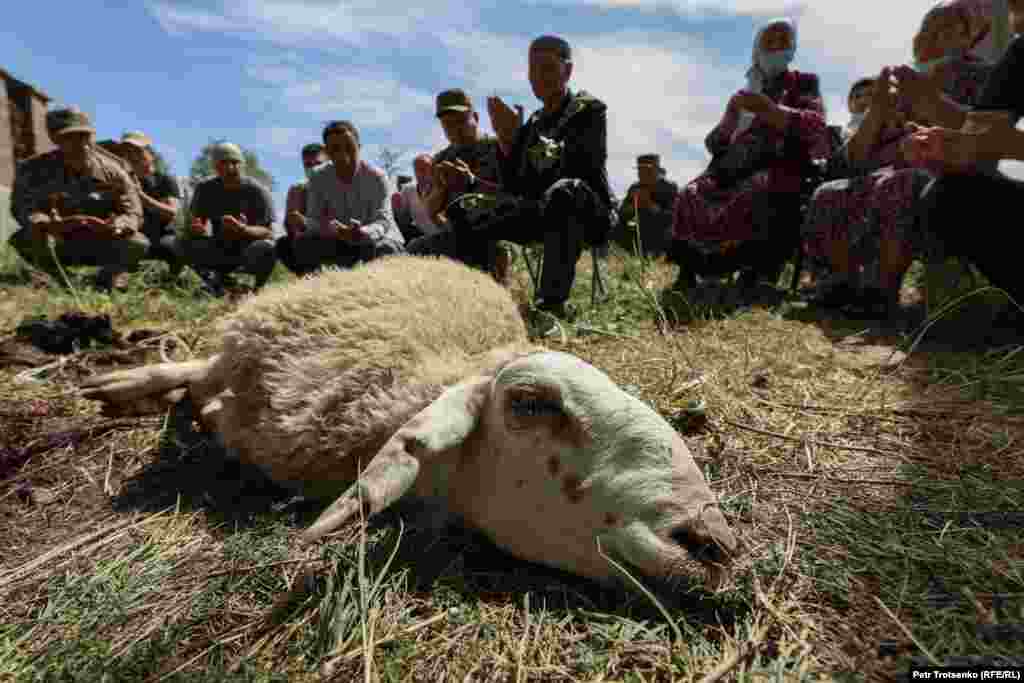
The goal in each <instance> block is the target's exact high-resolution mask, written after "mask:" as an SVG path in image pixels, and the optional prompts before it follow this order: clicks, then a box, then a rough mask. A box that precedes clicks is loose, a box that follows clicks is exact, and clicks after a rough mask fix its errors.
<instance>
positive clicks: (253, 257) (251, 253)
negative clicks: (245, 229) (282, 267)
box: [243, 240, 277, 288]
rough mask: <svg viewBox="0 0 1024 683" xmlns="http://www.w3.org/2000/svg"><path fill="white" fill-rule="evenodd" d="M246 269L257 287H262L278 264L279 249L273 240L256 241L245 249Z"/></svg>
mask: <svg viewBox="0 0 1024 683" xmlns="http://www.w3.org/2000/svg"><path fill="white" fill-rule="evenodd" d="M243 261H244V264H243V266H244V269H245V270H246V271H248V272H249V273H250V274H251V275H252V276H253V277H254V278H255V279H256V287H257V288H258V287H262V286H263V285H264V283H266V281H267V280H268V279H270V274H271V273H272V272H273V271H274V265H275V264H276V263H277V249H276V246H275V244H274V242H273V240H256V241H254V242H252V243H250V244H249V246H247V247H246V248H245V253H244V255H243Z"/></svg>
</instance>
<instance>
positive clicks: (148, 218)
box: [118, 131, 185, 279]
mask: <svg viewBox="0 0 1024 683" xmlns="http://www.w3.org/2000/svg"><path fill="white" fill-rule="evenodd" d="M118 150H119V152H120V154H121V156H123V157H124V158H125V160H127V161H128V163H129V164H130V165H131V167H132V171H133V172H134V173H135V179H136V182H137V184H138V185H137V187H138V190H139V200H140V201H141V202H142V234H143V235H145V236H146V239H147V240H149V251H147V252H146V255H145V256H144V257H143V260H156V261H163V262H165V263H166V264H167V267H168V269H169V276H170V277H171V278H172V279H173V278H176V277H177V276H178V275H179V274H180V273H181V270H182V268H183V267H184V265H185V256H184V253H183V252H182V250H181V244H180V243H179V240H178V236H177V234H176V224H175V220H174V219H175V217H176V216H177V215H178V209H179V202H180V200H181V189H180V188H179V187H178V181H177V180H175V178H174V176H171V175H167V174H166V173H160V172H159V171H157V170H156V157H155V155H154V154H153V141H152V139H150V137H149V136H148V135H146V134H145V133H141V132H139V131H132V132H128V133H125V134H124V135H122V136H121V142H120V144H119V145H118Z"/></svg>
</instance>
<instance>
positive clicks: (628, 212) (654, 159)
mask: <svg viewBox="0 0 1024 683" xmlns="http://www.w3.org/2000/svg"><path fill="white" fill-rule="evenodd" d="M636 170H637V182H635V183H633V184H632V185H630V186H629V190H628V191H627V192H626V198H625V199H623V200H622V204H621V206H620V207H619V224H618V225H617V226H616V228H615V232H614V235H613V237H612V239H613V240H614V241H615V242H616V243H617V244H618V245H619V246H621V247H622V248H623V249H625V250H626V251H629V252H631V253H641V252H642V253H643V255H644V256H650V257H655V258H656V257H658V256H661V255H662V254H664V253H665V252H666V251H667V250H668V247H669V244H670V237H671V236H670V232H671V230H672V209H673V207H674V206H675V201H676V194H678V192H679V186H678V185H676V184H675V183H673V182H672V181H671V180H668V179H666V178H665V169H663V168H662V167H661V156H660V155H658V154H641V155H640V156H638V157H637V158H636Z"/></svg>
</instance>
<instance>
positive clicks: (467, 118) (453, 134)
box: [408, 88, 510, 284]
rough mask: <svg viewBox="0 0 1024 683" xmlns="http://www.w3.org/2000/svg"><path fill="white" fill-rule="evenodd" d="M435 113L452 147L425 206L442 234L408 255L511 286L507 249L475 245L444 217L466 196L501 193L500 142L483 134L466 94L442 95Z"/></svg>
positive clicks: (439, 160)
mask: <svg viewBox="0 0 1024 683" xmlns="http://www.w3.org/2000/svg"><path fill="white" fill-rule="evenodd" d="M436 114H437V118H438V121H440V123H441V128H442V129H443V130H444V136H445V137H446V138H447V139H448V142H449V145H448V146H447V147H445V148H444V149H442V150H441V151H440V152H438V153H437V154H436V155H434V158H433V163H432V167H433V182H432V183H431V191H430V192H429V193H428V194H427V195H426V197H425V199H424V203H425V204H426V208H427V211H428V212H429V213H430V215H431V217H432V218H433V220H434V221H435V222H436V223H438V225H439V228H440V229H437V230H434V231H432V232H429V233H427V234H424V236H423V237H419V238H417V239H415V240H413V241H412V242H410V243H409V246H408V251H409V253H410V254H420V255H439V256H448V257H449V258H454V259H459V260H462V261H464V262H465V263H467V264H468V265H471V266H474V267H477V268H480V269H482V270H487V271H489V272H490V273H491V274H492V275H493V276H494V278H495V279H496V280H498V282H501V283H502V284H508V265H509V260H510V257H509V252H508V249H507V247H506V246H505V245H504V244H501V243H499V242H498V241H496V240H476V239H475V238H474V237H473V236H472V235H468V234H466V233H465V232H461V231H460V233H461V234H460V233H457V232H456V231H454V230H450V229H447V228H448V227H449V226H448V225H447V223H446V220H447V219H446V217H445V216H444V210H445V208H446V207H447V206H448V205H449V204H451V203H452V202H454V201H457V200H458V199H460V198H461V197H463V196H464V195H466V194H468V193H471V192H484V193H490V194H494V193H496V192H498V191H499V190H500V189H501V167H500V162H499V161H498V141H497V140H496V139H495V138H493V137H489V136H486V135H483V134H481V132H480V127H479V124H480V115H479V114H478V113H477V111H476V109H475V108H474V107H473V101H472V100H471V99H470V98H469V96H468V95H467V94H466V93H465V91H463V90H460V89H457V88H455V89H452V90H445V91H443V92H441V93H440V94H438V96H437V108H436ZM460 237H461V239H460Z"/></svg>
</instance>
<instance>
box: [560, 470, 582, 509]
mask: <svg viewBox="0 0 1024 683" xmlns="http://www.w3.org/2000/svg"><path fill="white" fill-rule="evenodd" d="M562 493H564V494H565V497H566V498H568V499H569V502H570V503H579V502H580V501H581V500H583V496H584V495H585V494H586V490H585V489H584V488H583V481H582V480H581V479H580V478H579V477H577V476H576V475H575V474H570V475H568V476H567V477H566V478H565V479H564V480H562Z"/></svg>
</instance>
